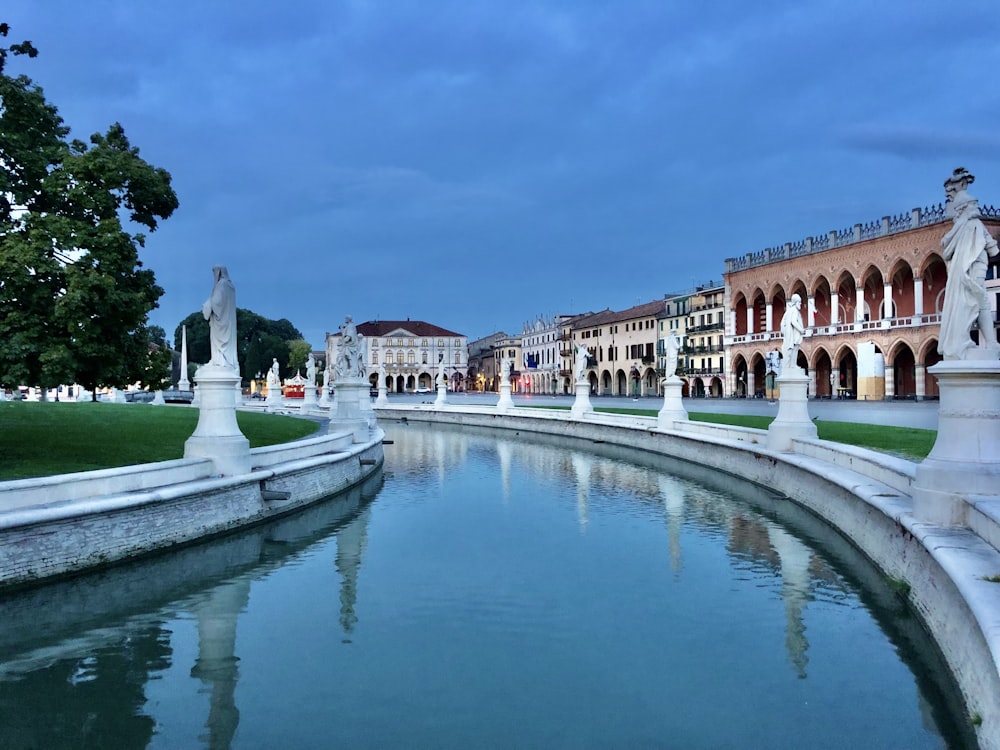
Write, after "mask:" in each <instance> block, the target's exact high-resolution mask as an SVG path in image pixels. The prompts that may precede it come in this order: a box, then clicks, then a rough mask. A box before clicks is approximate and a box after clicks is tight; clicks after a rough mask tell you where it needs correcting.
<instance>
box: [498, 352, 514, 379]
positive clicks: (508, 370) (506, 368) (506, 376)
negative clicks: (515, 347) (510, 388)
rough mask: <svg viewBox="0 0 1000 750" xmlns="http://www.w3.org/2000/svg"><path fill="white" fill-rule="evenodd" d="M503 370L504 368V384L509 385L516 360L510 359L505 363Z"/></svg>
mask: <svg viewBox="0 0 1000 750" xmlns="http://www.w3.org/2000/svg"><path fill="white" fill-rule="evenodd" d="M501 368H502V370H501V371H502V372H503V382H505V383H509V382H510V374H511V373H512V372H514V360H512V359H510V358H509V357H508V358H507V359H505V360H504V361H503V365H502V366H501Z"/></svg>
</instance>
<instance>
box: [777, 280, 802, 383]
mask: <svg viewBox="0 0 1000 750" xmlns="http://www.w3.org/2000/svg"><path fill="white" fill-rule="evenodd" d="M805 330H806V329H805V326H804V325H802V297H800V296H799V295H798V294H793V295H792V298H791V299H790V300H789V301H788V306H787V307H785V314H784V315H783V316H782V318H781V335H782V337H783V340H782V342H781V357H782V359H781V367H782V371H783V372H784V371H787V372H788V373H793V372H795V371H796V369H798V360H799V346H801V345H802V337H803V335H804V334H805Z"/></svg>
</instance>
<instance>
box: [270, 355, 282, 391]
mask: <svg viewBox="0 0 1000 750" xmlns="http://www.w3.org/2000/svg"><path fill="white" fill-rule="evenodd" d="M272 359H273V362H272V363H271V369H270V370H268V371H267V388H268V390H271V389H272V388H281V375H280V373H279V370H280V367H279V365H278V359H277V358H276V357H272Z"/></svg>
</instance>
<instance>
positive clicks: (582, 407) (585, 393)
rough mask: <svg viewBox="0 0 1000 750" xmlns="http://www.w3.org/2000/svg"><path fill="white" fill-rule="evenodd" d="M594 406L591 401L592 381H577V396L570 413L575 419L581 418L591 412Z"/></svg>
mask: <svg viewBox="0 0 1000 750" xmlns="http://www.w3.org/2000/svg"><path fill="white" fill-rule="evenodd" d="M592 411H594V407H593V406H592V405H591V403H590V383H589V382H587V381H586V380H578V381H577V382H576V398H575V399H574V400H573V406H572V407H571V408H570V410H569V413H570V416H572V417H573V418H575V419H580V418H581V417H583V415H584V414H590V413H591V412H592Z"/></svg>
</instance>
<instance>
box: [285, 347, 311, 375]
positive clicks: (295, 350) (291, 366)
mask: <svg viewBox="0 0 1000 750" xmlns="http://www.w3.org/2000/svg"><path fill="white" fill-rule="evenodd" d="M311 351H312V347H311V346H310V345H309V342H308V341H306V340H305V339H295V340H294V341H289V342H288V370H289V372H301V373H302V374H303V376H305V371H306V360H307V359H309V352H311Z"/></svg>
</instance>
